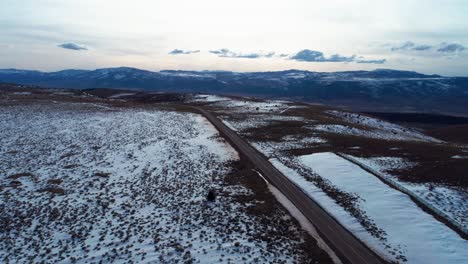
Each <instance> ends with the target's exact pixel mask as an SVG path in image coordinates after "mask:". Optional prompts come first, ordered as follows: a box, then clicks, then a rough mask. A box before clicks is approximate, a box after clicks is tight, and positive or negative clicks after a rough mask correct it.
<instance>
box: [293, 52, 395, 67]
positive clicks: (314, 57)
mask: <svg viewBox="0 0 468 264" xmlns="http://www.w3.org/2000/svg"><path fill="white" fill-rule="evenodd" d="M289 59H290V60H297V61H306V62H356V63H369V64H383V63H385V62H386V61H387V60H386V59H379V60H367V59H365V58H364V57H362V56H359V57H357V56H356V55H353V56H349V57H348V56H343V55H339V54H334V55H331V56H330V57H326V56H325V55H324V54H323V52H321V51H316V50H308V49H305V50H301V51H299V52H298V53H296V54H295V55H293V56H291V57H290V58H289Z"/></svg>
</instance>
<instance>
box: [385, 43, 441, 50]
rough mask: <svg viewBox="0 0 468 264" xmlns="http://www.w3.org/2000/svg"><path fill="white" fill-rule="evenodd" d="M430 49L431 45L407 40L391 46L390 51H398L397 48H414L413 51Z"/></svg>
mask: <svg viewBox="0 0 468 264" xmlns="http://www.w3.org/2000/svg"><path fill="white" fill-rule="evenodd" d="M430 49H432V46H430V45H425V44H416V43H414V42H411V41H407V42H405V43H403V44H401V45H398V46H392V47H391V51H399V50H410V51H411V50H415V51H424V50H430Z"/></svg>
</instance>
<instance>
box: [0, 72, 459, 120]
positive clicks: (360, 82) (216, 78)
mask: <svg viewBox="0 0 468 264" xmlns="http://www.w3.org/2000/svg"><path fill="white" fill-rule="evenodd" d="M0 82H7V83H17V84H27V85H39V86H44V87H53V88H79V89H88V88H121V89H140V90H150V91H164V92H186V93H210V94H226V95H244V96H257V97H262V98H281V99H290V100H297V101H304V102H314V103H322V104H329V105H334V106H343V107H349V108H352V109H355V110H366V111H369V110H371V111H398V112H429V113H451V114H458V115H468V77H443V76H439V75H425V74H421V73H417V72H413V71H399V70H389V69H377V70H373V71H344V72H311V71H302V70H287V71H275V72H230V71H174V70H164V71H159V72H152V71H146V70H141V69H136V68H129V67H120V68H104V69H97V70H63V71H57V72H40V71H32V70H17V69H3V70H0Z"/></svg>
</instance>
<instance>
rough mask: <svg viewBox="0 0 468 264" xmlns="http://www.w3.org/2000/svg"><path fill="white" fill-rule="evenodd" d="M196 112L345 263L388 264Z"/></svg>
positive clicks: (216, 121)
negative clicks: (279, 193)
mask: <svg viewBox="0 0 468 264" xmlns="http://www.w3.org/2000/svg"><path fill="white" fill-rule="evenodd" d="M194 109H196V110H197V111H198V112H200V113H201V114H203V115H204V116H205V117H206V118H207V119H208V120H209V121H210V122H211V123H212V124H213V125H214V126H215V127H216V128H217V129H218V131H219V132H220V133H221V134H222V135H223V136H224V137H225V138H226V139H227V140H228V141H229V142H230V143H231V144H232V145H233V146H234V147H235V148H236V149H237V151H238V152H239V153H240V154H241V155H243V156H244V157H246V158H247V159H249V160H250V161H251V162H252V164H254V166H256V169H257V170H258V171H260V173H261V174H262V175H263V176H264V177H265V178H266V179H267V180H268V181H269V182H270V183H271V184H273V185H274V186H275V187H276V188H278V189H279V190H280V191H281V192H282V193H283V194H284V195H285V196H286V197H287V198H288V199H289V200H290V201H291V202H292V203H293V204H294V205H295V206H296V207H297V208H298V209H299V210H300V211H301V212H302V214H304V216H305V217H306V218H307V219H308V220H309V221H310V222H311V223H312V224H313V225H314V226H315V227H316V229H317V231H318V232H319V233H320V235H321V237H322V239H324V240H325V241H326V242H327V244H328V245H329V246H330V247H331V248H332V249H333V251H334V252H335V254H337V256H338V257H339V258H340V259H341V260H342V261H343V263H356V264H366V263H368V264H371V263H372V264H377V263H387V262H385V261H384V260H383V259H382V258H380V257H379V256H378V255H377V254H375V253H374V252H373V251H372V250H370V249H369V248H368V247H367V246H366V245H365V244H364V243H363V242H361V241H360V240H359V239H357V238H356V237H355V236H354V235H353V234H352V233H351V232H349V231H348V230H347V229H346V228H344V227H343V226H342V225H340V224H339V223H338V222H337V221H336V220H335V219H334V218H333V217H332V216H330V215H329V214H328V213H327V212H326V211H325V210H324V209H323V208H322V207H320V205H318V204H317V203H316V202H315V201H314V200H312V199H311V198H310V197H309V196H307V195H306V194H305V193H304V192H303V191H302V190H301V189H300V188H299V187H297V186H296V185H295V184H294V183H292V182H291V181H290V180H289V179H288V178H287V177H286V176H284V175H283V174H282V173H281V172H280V171H278V170H277V169H276V168H275V167H274V166H273V165H272V164H271V163H270V162H269V161H268V160H267V159H266V158H265V157H264V156H263V155H262V154H261V153H260V152H258V151H257V150H256V149H254V148H253V147H252V146H251V145H249V144H248V143H247V142H246V141H244V140H243V139H242V138H241V137H240V136H239V135H237V133H236V132H234V131H232V130H231V129H230V128H229V127H227V126H226V125H225V124H224V123H223V122H221V120H219V119H218V118H217V117H216V116H215V115H213V114H212V113H210V112H208V111H206V110H204V109H202V108H200V107H194Z"/></svg>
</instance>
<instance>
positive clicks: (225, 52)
mask: <svg viewBox="0 0 468 264" xmlns="http://www.w3.org/2000/svg"><path fill="white" fill-rule="evenodd" d="M210 53H212V54H216V55H218V57H221V58H241V59H258V58H272V57H273V56H275V54H276V53H275V52H269V53H266V54H264V53H245V54H244V53H237V52H233V51H231V50H229V49H219V50H210Z"/></svg>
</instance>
